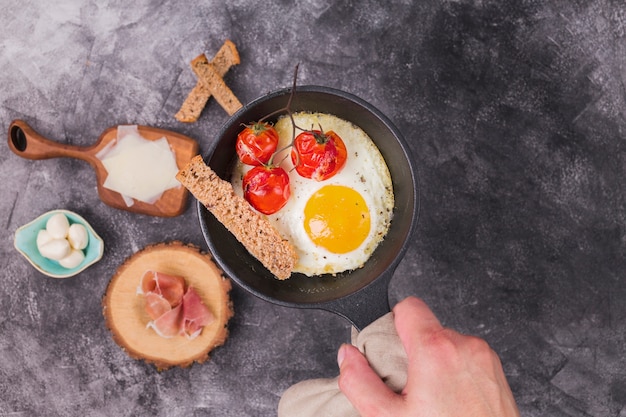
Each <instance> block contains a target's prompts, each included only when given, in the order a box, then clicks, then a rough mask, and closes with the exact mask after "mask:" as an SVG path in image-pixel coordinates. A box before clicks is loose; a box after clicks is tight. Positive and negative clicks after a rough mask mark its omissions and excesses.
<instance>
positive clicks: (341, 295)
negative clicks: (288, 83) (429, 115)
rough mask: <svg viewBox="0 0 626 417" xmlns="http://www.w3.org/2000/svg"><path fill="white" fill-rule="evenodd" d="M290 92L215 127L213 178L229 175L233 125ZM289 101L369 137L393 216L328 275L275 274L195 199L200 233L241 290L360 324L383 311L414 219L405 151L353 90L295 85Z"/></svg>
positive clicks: (412, 181) (412, 180)
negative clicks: (347, 266)
mask: <svg viewBox="0 0 626 417" xmlns="http://www.w3.org/2000/svg"><path fill="white" fill-rule="evenodd" d="M290 91H291V89H284V90H280V91H276V92H274V93H270V94H268V95H266V96H263V97H261V98H259V99H257V100H255V101H253V102H251V103H249V104H247V105H246V106H244V107H243V108H242V109H240V110H239V111H238V112H237V113H235V114H234V115H233V116H232V117H231V119H229V121H228V122H227V123H226V124H225V125H224V126H223V128H222V130H221V131H220V133H219V135H218V137H217V140H216V141H215V143H214V144H213V146H212V148H211V149H210V150H209V152H208V154H207V155H206V156H205V158H204V160H205V162H206V163H207V164H208V165H209V166H211V168H212V169H213V170H214V171H215V172H216V173H217V174H218V175H219V176H220V177H221V178H223V179H226V180H228V179H230V175H231V171H232V164H233V163H234V162H235V161H236V154H235V140H236V137H237V133H238V132H239V131H240V130H241V125H242V124H245V123H250V122H253V121H256V120H258V119H261V118H263V117H264V116H266V115H267V114H270V113H272V112H274V111H276V110H278V109H281V108H283V107H285V106H286V104H287V101H288V99H289V93H290ZM290 108H291V110H292V111H294V112H295V111H303V110H306V111H311V112H316V111H319V112H324V113H331V114H334V115H336V116H338V117H340V118H342V119H345V120H348V121H351V122H352V123H354V124H356V125H357V126H359V127H361V128H362V129H363V130H364V131H365V132H366V133H367V134H368V135H369V136H370V138H372V140H373V141H374V142H375V143H376V145H377V146H378V148H379V149H380V152H381V153H382V155H383V157H384V159H385V161H386V162H387V166H388V167H389V170H390V173H391V177H392V181H393V187H394V195H395V207H394V215H393V220H392V223H391V227H390V229H389V232H388V234H387V236H386V237H385V239H384V240H383V241H382V242H381V243H380V244H379V246H378V248H377V249H376V250H375V251H374V253H373V254H372V256H371V258H370V259H369V260H368V261H367V262H366V264H365V265H364V266H363V267H362V268H360V269H357V270H353V271H349V272H344V273H341V274H337V275H336V276H333V275H321V276H317V277H307V276H305V275H303V274H299V273H295V274H293V275H292V276H291V278H289V279H287V280H284V281H280V280H277V279H276V278H274V277H273V275H272V274H271V273H270V272H269V271H267V270H266V269H265V268H264V267H263V266H262V265H261V264H260V263H259V262H258V261H257V260H256V259H255V258H254V257H252V256H251V255H250V254H249V253H248V252H247V251H246V249H245V248H244V247H243V246H242V245H241V244H240V243H239V242H238V241H237V240H236V239H235V238H234V237H233V236H232V235H231V234H230V233H229V232H228V231H227V230H226V228H225V227H224V226H223V225H222V224H221V223H219V222H218V221H217V220H216V219H215V218H214V217H213V215H212V214H210V212H209V211H208V210H207V209H206V208H205V207H204V206H203V205H202V204H201V203H198V215H199V219H200V225H201V228H202V232H203V234H204V237H205V239H206V241H207V244H208V245H209V248H210V250H211V252H212V253H213V255H214V257H215V259H216V260H217V262H218V263H219V264H220V266H221V267H222V269H223V270H224V272H225V273H226V274H227V275H228V276H230V277H231V278H232V279H233V280H234V281H235V282H237V283H238V284H239V285H240V286H242V287H243V288H245V289H246V290H248V291H249V292H251V293H253V294H255V295H256V296H258V297H260V298H262V299H264V300H266V301H269V302H272V303H276V304H280V305H284V306H289V307H298V308H321V309H325V310H330V311H334V312H335V313H338V314H340V315H342V316H344V317H346V318H348V319H349V320H350V321H352V323H353V324H355V325H357V327H358V328H362V327H364V326H365V325H367V324H369V322H371V321H373V320H374V319H376V318H378V317H379V316H380V315H382V314H384V313H385V312H387V311H389V304H388V300H387V285H388V283H389V280H390V279H391V277H392V275H393V272H394V270H395V268H396V266H397V264H398V263H399V262H400V260H401V259H402V256H403V255H404V253H405V251H406V249H407V246H408V244H409V238H410V235H411V233H412V231H413V229H414V227H415V224H416V222H417V214H418V188H417V180H416V174H415V170H414V168H413V166H412V160H411V157H410V152H409V149H408V147H407V145H406V143H405V141H404V139H403V138H402V135H401V134H400V133H399V131H398V130H397V129H396V128H395V127H394V126H393V124H392V123H391V122H390V121H389V120H388V119H387V118H386V117H385V116H384V115H382V114H381V113H380V112H379V111H378V110H376V109H375V108H373V107H372V106H371V105H369V104H368V103H366V102H365V101H363V100H361V99H359V98H357V97H355V96H353V95H350V94H347V93H344V92H342V91H339V90H335V89H331V88H327V87H319V86H301V87H297V90H296V94H295V95H294V97H293V100H292V103H291V105H290ZM275 119H276V117H274V119H273V120H275ZM270 120H272V119H270Z"/></svg>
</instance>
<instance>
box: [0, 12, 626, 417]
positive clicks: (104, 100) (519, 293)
mask: <svg viewBox="0 0 626 417" xmlns="http://www.w3.org/2000/svg"><path fill="white" fill-rule="evenodd" d="M196 3H202V4H191V2H187V3H185V2H178V1H168V0H165V1H160V2H153V1H148V0H139V1H136V2H132V3H124V2H119V1H110V0H106V1H98V2H96V1H93V0H88V1H77V0H73V1H72V0H61V1H58V2H48V1H43V0H35V1H29V2H23V1H16V0H1V1H0V6H1V7H0V10H2V13H0V68H1V70H0V81H1V82H0V85H2V95H1V97H2V98H1V101H0V103H1V104H0V121H1V123H2V126H4V128H5V129H6V128H8V125H9V123H10V121H11V120H12V119H15V118H23V119H25V120H26V121H28V122H29V123H30V124H31V125H32V126H33V127H34V128H35V129H36V130H38V131H40V132H41V133H42V134H44V135H45V136H47V137H49V138H52V139H55V140H58V141H60V142H63V143H70V144H74V145H81V146H88V145H90V144H92V143H94V142H95V141H96V139H97V138H98V137H99V135H100V134H101V133H102V131H103V130H104V129H105V128H107V127H109V126H112V125H117V124H126V123H137V124H147V125H152V126H156V127H163V128H167V129H171V130H175V131H178V132H181V133H184V134H187V135H189V136H192V137H194V138H195V139H197V140H198V142H199V143H200V147H201V149H202V150H203V151H206V150H207V149H208V147H209V146H210V144H211V143H212V141H213V140H214V136H215V134H216V133H217V131H218V129H219V127H220V126H221V124H222V123H224V122H225V121H226V120H227V115H226V113H225V112H224V111H223V110H222V109H221V108H220V107H219V106H218V105H217V104H216V103H215V101H213V100H211V101H210V103H209V105H208V107H207V108H206V110H205V111H204V113H203V114H202V117H201V118H200V120H199V121H198V122H197V123H195V124H190V125H185V124H181V123H178V122H177V121H176V120H175V119H174V114H175V113H176V111H177V110H178V107H179V106H180V104H181V103H182V101H183V100H184V98H185V96H186V94H187V92H188V91H189V89H191V88H192V86H193V85H194V84H195V81H196V79H195V76H194V75H193V73H192V72H191V70H190V68H189V65H188V63H189V61H190V60H191V59H192V58H194V57H195V56H196V55H197V54H198V53H200V52H202V51H204V50H206V51H208V52H209V53H210V54H212V53H214V52H215V51H217V49H218V48H219V46H220V45H221V44H222V42H223V41H224V40H225V39H226V38H229V39H231V40H233V41H234V42H235V43H236V45H237V47H238V49H239V51H240V54H241V59H242V63H241V65H239V66H237V67H234V68H233V69H231V71H230V72H229V73H228V75H227V76H226V81H227V83H228V84H229V85H230V87H231V88H232V89H233V91H234V92H235V93H236V94H237V96H238V97H239V99H240V100H241V101H242V102H244V103H245V102H248V101H250V100H252V99H254V98H256V97H258V96H260V95H262V94H264V93H266V92H268V91H271V90H274V89H277V88H282V87H286V86H289V85H290V84H291V78H292V72H293V68H294V65H295V64H296V63H300V77H299V82H300V84H320V85H326V86H330V87H336V88H340V89H343V90H346V91H348V92H351V93H353V94H355V95H357V96H360V97H362V98H363V99H365V100H368V101H370V102H371V103H372V104H374V105H375V106H376V107H378V108H379V109H380V110H381V111H383V113H385V114H386V115H387V116H388V117H389V118H390V119H391V120H393V121H394V123H395V124H396V125H397V126H398V128H399V129H400V130H401V131H402V132H403V134H404V135H405V136H406V139H407V141H408V142H409V144H410V146H411V149H412V151H413V154H414V157H415V160H416V165H417V166H418V170H419V176H420V194H421V215H420V219H419V225H418V228H417V230H416V233H415V236H414V240H413V243H412V245H411V247H410V248H409V250H408V253H407V255H406V257H405V259H404V260H403V262H402V263H401V264H400V266H399V268H398V270H397V272H396V274H395V276H394V278H393V280H392V282H391V285H390V290H389V292H390V301H391V302H392V304H393V303H395V302H396V301H398V300H400V299H402V298H404V297H405V296H407V295H410V294H416V295H419V296H421V297H423V298H424V299H425V300H426V301H427V302H428V303H429V304H430V305H431V307H432V308H433V310H434V311H435V312H436V313H437V314H438V315H439V317H440V318H441V320H442V321H443V322H444V323H445V324H446V325H448V326H451V327H454V328H457V329H459V330H461V331H464V332H468V333H472V334H477V335H479V336H482V337H484V338H486V339H487V340H488V341H489V343H490V344H491V345H492V346H493V347H494V349H495V350H496V351H498V353H499V354H500V355H501V357H502V361H503V363H504V367H505V370H506V372H507V375H508V377H509V381H510V383H511V386H512V389H513V391H514V393H515V396H516V398H517V401H518V403H519V406H520V409H521V411H522V415H524V416H575V417H583V416H598V417H605V416H606V417H612V416H616V417H617V416H625V415H626V406H625V404H626V373H625V371H624V370H625V369H626V348H625V346H626V302H625V301H624V300H626V283H625V278H626V277H625V275H626V273H625V271H626V256H625V253H626V227H625V224H626V198H625V195H624V190H625V188H626V187H625V185H626V180H625V178H626V139H625V135H626V102H625V101H626V92H625V87H624V85H625V81H626V6H625V5H624V3H623V1H621V0H573V1H572V0H554V1H550V2H536V1H532V0H482V1H481V0H474V1H469V0H456V1H443V0H435V1H407V0H390V1H383V2H379V1H373V0H364V1H361V2H332V1H329V0H301V1H281V2H269V3H265V4H263V6H262V7H260V4H259V3H258V2H254V1H251V0H234V1H206V2H196ZM542 3H544V4H542ZM5 131H6V130H5ZM5 146H6V145H5ZM4 149H5V150H4V152H0V177H1V178H2V182H1V185H0V188H1V190H2V198H1V199H0V221H1V222H2V227H0V236H1V239H0V245H1V249H2V258H1V261H0V262H1V265H0V267H1V268H0V269H1V270H2V273H1V280H0V311H1V312H2V314H0V393H1V394H0V415H2V416H4V415H7V416H9V415H10V416H31V415H32V416H35V415H62V416H65V415H90V416H105V415H106V416H108V415H120V416H122V415H129V416H130V415H155V416H156V415H159V416H165V415H167V416H179V415H180V416H242V415H251V416H258V415H262V416H266V415H267V416H270V415H275V412H276V411H275V410H276V406H277V403H278V399H279V397H280V395H281V393H282V391H283V390H284V389H286V388H287V387H288V386H290V385H291V384H293V383H295V382H298V381H300V380H302V379H306V378H311V377H320V376H333V375H335V374H336V364H335V352H336V348H337V347H338V346H339V344H340V343H342V342H344V341H347V340H348V338H349V326H348V324H347V323H346V322H345V321H344V320H343V319H341V318H339V317H338V316H335V315H333V314H331V313H327V312H323V311H314V310H289V309H286V308H283V307H277V306H274V305H270V304H267V303H265V302H263V301H261V300H258V299H256V298H254V297H253V296H250V295H248V294H246V293H244V292H243V291H242V290H240V289H237V288H235V289H234V290H233V294H232V295H233V299H234V302H235V310H236V315H235V317H234V318H233V319H232V321H231V323H230V331H231V335H230V338H229V340H228V342H227V343H226V345H225V346H223V347H221V348H218V349H217V350H215V351H214V352H213V355H212V359H211V361H209V362H207V363H205V364H202V365H196V366H193V367H192V368H190V369H184V370H181V369H173V370H169V371H166V372H161V373H159V372H157V371H156V370H155V369H154V368H153V367H152V366H149V365H145V364H144V363H142V362H137V361H133V360H131V359H129V358H128V357H127V356H126V354H125V353H124V352H123V351H122V350H121V349H120V348H119V347H118V346H117V345H116V344H115V343H114V342H113V340H112V339H111V337H110V335H109V333H108V331H107V330H106V329H105V327H104V321H103V318H102V314H101V308H100V299H101V297H102V295H103V293H104V291H105V288H106V285H107V283H108V281H109V279H110V277H111V275H112V274H113V273H114V272H115V270H116V268H117V267H118V266H119V265H120V264H121V263H122V262H123V260H124V259H125V258H126V257H128V256H130V255H131V254H132V253H134V252H135V251H137V250H139V249H141V248H143V247H144V246H146V245H148V244H151V243H155V242H160V241H168V240H183V241H185V242H189V243H193V244H196V245H199V246H202V247H205V245H204V242H203V239H202V235H201V232H200V229H199V227H198V222H197V217H196V213H195V209H194V207H193V206H192V205H190V207H189V209H188V210H187V211H186V212H185V214H184V215H182V216H180V217H177V218H173V219H160V218H150V217H146V216H141V215H136V214H132V213H127V212H123V211H118V210H115V209H112V208H110V207H108V206H106V205H104V204H103V203H102V202H100V200H99V199H98V196H97V193H96V188H95V185H96V182H95V175H94V173H93V170H92V169H91V167H90V166H89V165H88V164H86V163H84V162H81V161H77V160H72V159H51V160H45V161H28V160H25V159H21V158H19V157H17V156H15V155H14V154H12V153H11V152H10V151H9V150H8V148H6V147H5V148H4ZM55 208H67V209H70V210H73V211H76V212H78V213H79V214H81V215H83V216H84V217H85V218H87V219H88V220H89V221H90V222H91V223H92V225H93V226H94V228H95V229H96V230H97V231H98V232H99V233H100V234H101V236H102V237H103V238H104V240H105V245H106V249H105V254H104V257H103V259H102V260H101V261H100V262H99V263H98V264H96V265H95V266H94V267H92V268H90V269H89V270H87V271H86V272H84V273H82V274H81V275H79V276H77V277H75V278H72V279H68V280H54V279H49V278H46V277H43V276H42V275H40V274H39V273H37V272H36V271H35V270H34V269H33V268H32V267H31V266H30V265H29V264H28V263H27V262H26V261H25V260H24V259H23V258H21V257H20V256H19V255H18V254H17V252H16V251H15V250H14V248H13V234H14V232H15V229H16V228H17V227H19V226H21V225H22V224H25V223H27V222H29V221H30V220H32V219H34V218H35V217H37V216H38V215H40V214H41V213H43V212H45V211H47V210H50V209H55Z"/></svg>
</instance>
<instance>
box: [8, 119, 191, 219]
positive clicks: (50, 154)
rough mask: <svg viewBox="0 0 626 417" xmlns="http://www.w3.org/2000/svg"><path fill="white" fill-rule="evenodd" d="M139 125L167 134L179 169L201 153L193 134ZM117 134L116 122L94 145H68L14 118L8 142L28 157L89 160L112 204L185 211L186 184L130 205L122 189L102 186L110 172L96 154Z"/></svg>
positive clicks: (154, 134)
mask: <svg viewBox="0 0 626 417" xmlns="http://www.w3.org/2000/svg"><path fill="white" fill-rule="evenodd" d="M137 129H138V131H139V134H140V135H141V136H142V137H143V138H145V139H147V140H158V139H160V138H162V137H165V138H166V139H167V141H168V143H169V145H170V148H171V149H172V150H173V151H174V153H175V155H176V165H177V166H178V168H179V169H180V168H183V167H184V166H185V165H186V164H187V163H188V162H189V161H190V160H191V158H192V157H194V156H195V155H197V154H198V150H199V145H198V142H196V141H195V140H193V139H192V138H190V137H187V136H184V135H181V134H180V133H176V132H171V131H168V130H164V129H158V128H154V127H149V126H137ZM116 138H117V126H114V127H110V128H108V129H106V130H105V131H104V132H103V133H102V135H100V138H99V139H98V140H97V141H96V143H94V144H93V145H92V146H88V147H81V146H75V145H68V144H63V143H59V142H55V141H52V140H50V139H47V138H45V137H43V136H42V135H40V134H39V133H37V132H36V131H35V130H34V129H33V128H31V127H30V126H29V125H28V123H26V122H25V121H23V120H14V121H13V122H12V123H11V125H10V126H9V139H8V144H9V148H10V149H11V150H12V151H13V152H14V153H15V154H16V155H19V156H21V157H22V158H26V159H49V158H59V157H65V158H77V159H81V160H83V161H86V162H88V163H89V164H90V165H91V166H92V167H93V169H94V170H95V172H96V181H97V186H98V195H99V196H100V199H101V200H102V201H103V202H104V203H105V204H108V205H109V206H111V207H115V208H117V209H121V210H127V211H131V212H135V213H141V214H147V215H150V216H160V217H174V216H178V215H180V214H182V213H183V212H184V211H185V208H186V203H187V198H188V194H189V193H188V191H187V189H186V188H185V187H183V186H180V187H176V188H170V189H169V190H166V191H165V192H164V193H163V195H162V196H161V197H160V198H159V200H157V201H156V202H154V203H152V204H148V203H145V202H142V201H137V200H135V201H134V204H133V205H132V206H128V205H127V204H126V203H125V202H124V199H123V197H122V195H121V194H120V193H118V192H116V191H113V190H110V189H108V188H105V187H104V186H103V184H104V182H105V181H106V178H107V175H108V173H107V170H106V168H105V167H104V165H103V164H102V161H101V160H100V159H98V157H97V156H96V155H97V154H98V152H100V151H101V150H102V149H104V148H105V147H106V146H108V145H109V144H110V143H111V142H112V141H115V140H116Z"/></svg>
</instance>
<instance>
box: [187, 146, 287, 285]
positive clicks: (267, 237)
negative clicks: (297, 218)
mask: <svg viewBox="0 0 626 417" xmlns="http://www.w3.org/2000/svg"><path fill="white" fill-rule="evenodd" d="M176 179H178V181H180V182H181V184H183V186H185V187H186V188H187V189H188V190H189V191H190V192H191V193H192V194H193V195H194V196H195V197H196V198H197V199H198V201H200V202H201V203H202V204H204V206H205V207H206V208H207V209H208V210H209V211H210V212H211V213H213V215H214V216H215V217H216V218H217V220H218V221H220V223H222V224H223V225H224V226H225V227H226V228H227V229H228V230H229V231H230V232H231V233H232V234H233V235H234V236H235V238H237V240H238V241H240V242H241V243H242V244H243V245H244V246H245V248H246V249H247V250H248V252H250V253H251V254H252V256H254V257H255V258H257V259H258V260H259V261H260V262H261V263H262V264H263V265H264V266H265V267H266V268H267V269H268V270H269V271H270V272H271V273H272V274H274V275H275V276H276V278H278V279H280V280H283V279H287V278H289V276H291V273H292V271H293V268H294V266H295V264H296V262H297V261H298V255H297V254H296V251H295V249H294V248H293V246H292V245H291V243H289V241H288V240H286V239H283V238H282V237H281V236H280V234H279V233H278V232H277V231H276V229H275V228H274V227H273V226H272V224H271V223H270V222H269V220H268V219H267V218H266V217H264V216H262V215H261V214H259V213H258V212H257V211H255V210H254V209H253V208H252V206H250V204H249V203H248V202H247V201H246V200H245V199H244V198H243V197H241V196H239V195H237V194H235V191H234V190H233V186H232V185H231V184H230V183H229V182H228V181H224V180H222V179H221V178H219V177H218V176H217V174H216V173H215V172H214V171H213V170H212V169H211V168H210V167H208V166H207V165H206V164H205V163H204V161H203V159H202V157H201V156H200V155H197V156H195V157H194V158H192V159H191V161H190V162H189V163H188V164H187V166H186V167H185V168H183V169H182V170H180V171H179V172H178V174H177V175H176Z"/></svg>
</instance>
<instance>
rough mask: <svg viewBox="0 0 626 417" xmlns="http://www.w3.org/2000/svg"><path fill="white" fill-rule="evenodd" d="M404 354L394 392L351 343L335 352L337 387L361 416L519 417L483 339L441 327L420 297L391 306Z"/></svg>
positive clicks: (489, 349)
mask: <svg viewBox="0 0 626 417" xmlns="http://www.w3.org/2000/svg"><path fill="white" fill-rule="evenodd" d="M393 312H394V323H395V326H396V330H397V332H398V336H399V337H400V340H401V341H402V345H403V346H404V349H405V351H406V353H407V357H408V364H409V365H408V379H407V384H406V386H405V388H404V390H402V392H401V393H399V394H396V393H394V392H393V391H391V390H390V389H389V387H387V386H386V385H385V383H384V382H383V381H382V380H381V379H380V377H379V376H378V375H377V374H376V373H375V372H374V371H373V370H372V369H371V368H370V366H369V364H368V362H367V359H366V358H365V357H364V356H363V355H362V354H361V352H360V351H359V350H358V349H357V348H355V347H354V346H351V345H347V344H346V345H343V346H341V348H340V349H339V352H338V354H337V361H338V363H339V368H340V376H339V388H340V389H341V391H342V392H343V393H344V394H345V395H346V397H347V398H348V399H349V400H350V402H351V403H352V405H353V406H354V407H355V408H356V409H357V410H358V411H359V413H360V414H361V416H362V417H383V416H393V417H403V416H413V417H422V416H438V417H457V416H463V417H519V415H520V414H519V411H518V409H517V406H516V404H515V400H514V398H513V394H512V393H511V389H510V388H509V384H508V382H507V380H506V377H505V376H504V372H503V370H502V365H501V363H500V359H499V358H498V356H497V354H496V353H495V352H494V351H493V350H491V348H490V347H489V345H488V344H487V343H486V342H485V341H484V340H482V339H479V338H477V337H473V336H465V335H462V334H460V333H457V332H455V331H453V330H451V329H447V328H444V327H443V326H442V325H441V323H439V320H438V319H437V317H435V315H434V314H433V312H432V311H431V310H430V309H429V308H428V306H427V305H426V304H425V303H424V302H423V301H421V300H419V299H417V298H415V297H409V298H407V299H405V300H403V301H401V302H400V303H398V304H397V305H396V306H395V307H394V309H393Z"/></svg>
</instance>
